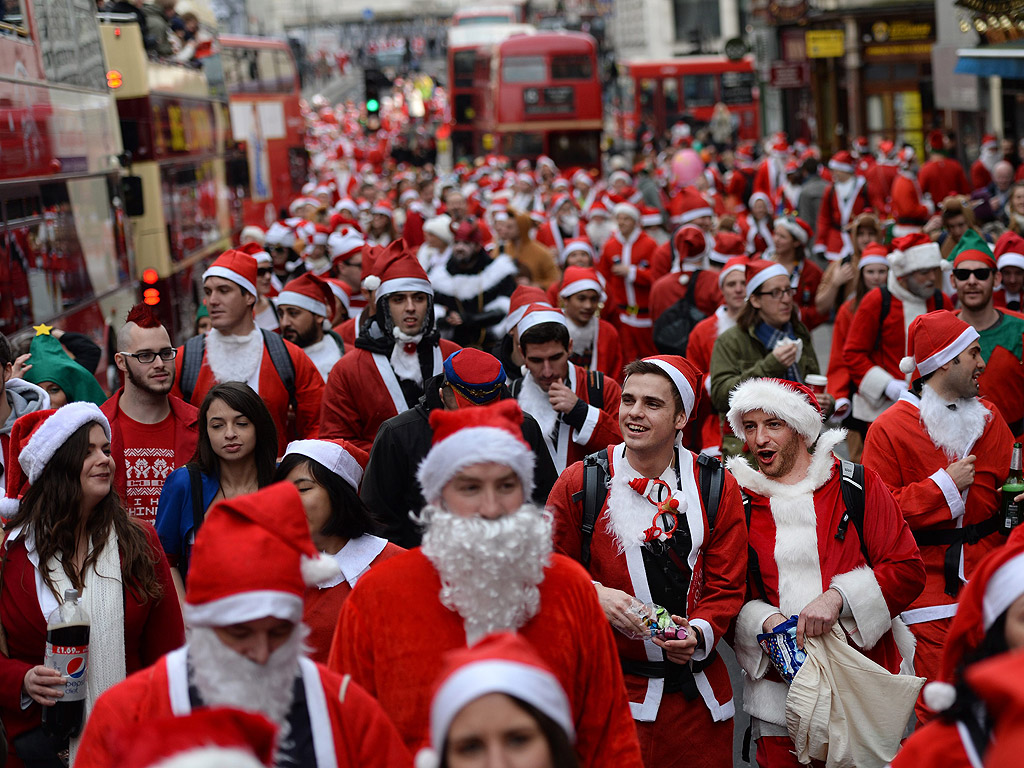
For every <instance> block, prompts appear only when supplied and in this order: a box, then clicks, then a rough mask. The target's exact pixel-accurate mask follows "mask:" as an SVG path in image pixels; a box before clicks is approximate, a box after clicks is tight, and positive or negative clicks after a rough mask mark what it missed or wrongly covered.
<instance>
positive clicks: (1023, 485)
mask: <svg viewBox="0 0 1024 768" xmlns="http://www.w3.org/2000/svg"><path fill="white" fill-rule="evenodd" d="M1022 493H1024V472H1022V471H1021V445H1020V443H1014V444H1013V453H1012V454H1011V456H1010V474H1009V476H1007V478H1006V482H1005V483H1003V533H1006V534H1009V533H1010V531H1012V530H1013V529H1014V528H1016V527H1017V526H1018V525H1019V524H1020V516H1021V506H1022V504H1021V503H1019V502H1016V501H1014V498H1015V497H1017V496H1019V495H1020V494H1022Z"/></svg>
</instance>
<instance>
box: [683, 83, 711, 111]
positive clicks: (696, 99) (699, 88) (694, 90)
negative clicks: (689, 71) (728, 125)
mask: <svg viewBox="0 0 1024 768" xmlns="http://www.w3.org/2000/svg"><path fill="white" fill-rule="evenodd" d="M683 100H684V101H685V103H686V108H687V109H693V108H695V107H713V106H714V105H715V76H714V75H686V76H685V77H684V78H683Z"/></svg>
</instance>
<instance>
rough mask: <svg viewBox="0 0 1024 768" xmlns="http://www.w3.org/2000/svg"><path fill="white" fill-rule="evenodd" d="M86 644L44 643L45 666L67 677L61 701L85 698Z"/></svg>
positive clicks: (87, 650) (87, 657) (87, 656)
mask: <svg viewBox="0 0 1024 768" xmlns="http://www.w3.org/2000/svg"><path fill="white" fill-rule="evenodd" d="M88 660H89V646H88V645H52V644H51V643H47V644H46V666H47V667H49V668H50V669H55V670H57V672H59V673H60V675H61V677H66V678H67V683H66V684H65V685H64V698H62V699H61V701H82V700H84V699H85V673H86V670H87V668H88Z"/></svg>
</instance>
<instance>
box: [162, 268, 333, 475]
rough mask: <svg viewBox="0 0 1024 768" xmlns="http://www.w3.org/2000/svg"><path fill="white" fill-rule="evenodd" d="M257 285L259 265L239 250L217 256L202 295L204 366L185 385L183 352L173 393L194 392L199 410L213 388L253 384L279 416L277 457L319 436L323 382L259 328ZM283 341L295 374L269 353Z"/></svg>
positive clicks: (295, 352) (296, 352) (290, 347)
mask: <svg viewBox="0 0 1024 768" xmlns="http://www.w3.org/2000/svg"><path fill="white" fill-rule="evenodd" d="M256 280H257V277H256V260H255V259H254V258H253V257H252V256H250V255H249V254H247V253H243V252H241V251H238V250H234V249H232V250H228V251H225V252H224V253H222V254H221V255H220V256H218V257H217V259H216V260H215V261H214V262H213V264H212V265H211V266H210V268H209V269H207V270H206V272H204V273H203V290H204V292H205V293H206V306H207V308H208V309H209V311H210V320H211V321H212V323H213V328H211V329H210V331H209V333H207V334H206V337H205V340H204V341H203V342H199V347H198V349H202V364H201V366H200V367H199V370H198V375H197V376H196V378H195V380H194V381H188V382H185V381H183V380H182V369H183V366H184V363H185V361H186V359H187V358H189V355H190V354H194V353H189V352H188V347H189V344H185V345H183V346H182V347H179V348H178V356H177V357H176V358H175V361H174V369H175V378H176V380H175V383H174V389H172V390H171V394H173V395H176V396H178V397H182V392H183V390H186V389H190V390H191V393H190V394H191V396H190V397H188V398H184V399H186V400H187V401H188V402H190V403H192V404H193V405H195V404H196V403H201V402H202V401H203V398H204V397H205V396H206V393H207V392H208V391H209V390H210V388H211V387H213V385H214V384H219V383H221V382H225V381H241V382H244V383H246V384H248V385H249V386H250V387H252V388H253V390H255V391H256V392H257V393H259V395H260V397H262V398H263V400H264V402H266V404H267V408H269V409H270V413H271V415H272V416H273V417H274V425H275V426H276V427H277V442H278V455H281V454H283V453H284V449H285V446H286V445H287V444H288V441H289V440H293V439H299V438H308V437H316V436H317V431H318V430H319V427H320V399H321V397H322V395H323V389H324V381H323V379H322V378H321V376H320V373H319V372H318V371H317V369H316V366H315V365H313V362H312V361H311V360H310V359H309V358H308V357H306V354H305V353H304V352H303V351H302V350H301V349H299V348H298V347H297V346H295V345H294V344H292V343H291V342H289V341H283V340H282V339H280V337H277V336H276V335H274V336H271V335H270V334H269V333H263V332H261V330H260V329H259V328H257V327H256V323H255V321H254V320H253V315H252V308H253V305H254V304H255V303H256ZM197 338H200V337H197ZM282 342H283V344H284V346H285V350H286V352H287V354H288V361H289V362H290V363H291V371H290V372H289V371H284V372H282V371H280V370H279V369H278V367H277V365H276V364H275V362H274V359H273V358H272V357H271V354H270V351H269V350H268V345H269V344H271V343H282ZM193 344H196V342H193ZM193 349H196V347H193ZM281 362H282V363H283V362H284V361H281ZM289 374H290V378H291V382H292V387H293V388H294V400H295V421H294V426H292V425H290V424H289V418H288V412H289V408H290V407H291V400H292V394H291V393H290V392H289V391H288V387H287V382H286V381H285V379H284V378H282V377H283V376H285V377H287V376H288V375H289Z"/></svg>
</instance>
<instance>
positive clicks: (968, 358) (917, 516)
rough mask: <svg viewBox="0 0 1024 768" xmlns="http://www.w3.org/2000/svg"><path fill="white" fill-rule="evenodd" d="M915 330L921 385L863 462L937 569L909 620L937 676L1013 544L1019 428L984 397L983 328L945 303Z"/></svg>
mask: <svg viewBox="0 0 1024 768" xmlns="http://www.w3.org/2000/svg"><path fill="white" fill-rule="evenodd" d="M971 279H973V278H971ZM908 336H909V339H910V343H909V351H910V355H909V356H908V357H906V358H904V360H903V361H902V362H901V363H900V368H901V370H903V371H905V372H907V373H908V374H912V375H911V381H912V382H913V385H912V386H913V388H912V391H910V392H906V393H904V394H903V396H902V397H901V398H900V400H899V402H898V403H896V404H895V405H894V406H893V407H892V408H890V409H889V410H887V411H886V412H885V413H884V414H882V415H881V416H879V417H878V419H876V420H875V422H874V424H872V425H871V427H870V428H869V429H868V434H867V438H866V439H865V441H864V466H866V467H870V468H871V469H873V470H874V471H875V472H877V473H878V474H879V476H880V477H881V478H882V480H884V481H885V484H886V485H887V486H888V487H889V490H891V491H892V493H893V495H894V496H895V497H896V500H897V501H898V502H899V505H900V509H902V511H903V517H905V518H906V520H907V522H908V523H909V524H910V527H911V528H912V529H913V531H914V537H915V538H916V539H917V543H918V545H919V546H920V548H921V556H922V557H923V558H924V561H925V566H926V567H927V569H928V581H927V584H926V585H925V588H924V592H922V593H921V596H920V597H919V598H918V599H917V600H915V601H914V603H913V604H912V605H911V606H909V610H905V611H904V613H903V620H904V621H905V622H906V623H907V624H908V625H909V626H910V629H911V630H912V631H913V633H914V635H915V636H916V637H917V652H916V654H915V657H914V668H915V669H916V671H917V674H918V675H920V676H921V677H927V678H932V677H934V676H935V674H936V673H937V672H938V669H939V663H940V661H941V656H942V647H943V644H944V642H945V640H946V635H947V631H948V629H949V625H950V623H951V622H952V617H953V615H954V614H955V613H956V607H957V596H958V594H959V591H960V587H961V585H962V584H963V583H965V582H966V581H967V580H968V579H970V577H971V573H972V572H973V570H974V567H975V565H976V564H977V563H978V561H979V560H980V559H981V558H982V557H984V555H985V554H986V553H987V552H989V551H991V550H992V549H994V548H996V547H998V546H1000V545H1001V544H1002V543H1003V542H1005V541H1006V538H1005V537H1004V536H1002V535H1001V534H999V533H997V530H998V528H999V524H1000V522H1001V520H1000V518H999V509H1000V490H999V489H1000V487H1001V486H1002V484H1003V480H1004V479H1005V478H1006V471H1007V467H1009V465H1010V452H1011V450H1012V448H1013V435H1012V434H1011V433H1010V430H1009V428H1008V427H1007V426H1006V422H1005V421H1003V418H1002V416H1000V415H999V413H998V411H997V410H996V409H995V408H994V407H993V406H992V405H990V404H989V403H987V402H986V401H985V400H982V399H980V398H979V397H978V384H979V378H980V377H981V375H982V373H983V372H984V370H985V361H984V360H983V359H982V351H981V344H980V343H979V336H978V332H977V330H975V329H974V328H973V327H972V326H970V325H968V324H967V323H965V322H964V321H963V320H961V319H959V318H957V317H956V316H954V315H953V313H951V312H948V311H944V310H943V311H938V312H930V313H928V314H927V315H922V316H920V317H917V318H915V319H914V322H913V323H911V324H910V329H909V334H908Z"/></svg>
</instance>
